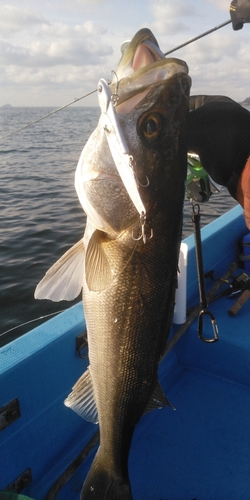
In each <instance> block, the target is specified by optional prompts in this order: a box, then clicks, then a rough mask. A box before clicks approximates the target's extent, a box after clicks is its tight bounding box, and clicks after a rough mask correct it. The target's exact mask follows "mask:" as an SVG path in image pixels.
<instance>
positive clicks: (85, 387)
mask: <svg viewBox="0 0 250 500" xmlns="http://www.w3.org/2000/svg"><path fill="white" fill-rule="evenodd" d="M64 404H65V406H67V407H68V408H71V410H73V411H75V412H76V413H77V414H78V415H79V416H80V417H82V418H84V419H85V420H88V422H93V423H94V424H98V413H97V407H96V402H95V395H94V387H93V382H92V377H91V373H90V369H89V368H88V369H87V370H86V372H84V374H83V375H82V376H81V377H80V378H79V380H78V381H77V382H76V384H75V385H74V387H73V389H72V392H71V393H70V394H69V396H68V397H67V398H66V399H65V401H64Z"/></svg>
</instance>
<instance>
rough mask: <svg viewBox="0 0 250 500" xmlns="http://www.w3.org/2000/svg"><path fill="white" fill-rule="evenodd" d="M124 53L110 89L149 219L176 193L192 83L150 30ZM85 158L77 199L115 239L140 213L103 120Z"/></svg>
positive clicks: (179, 62) (124, 48)
mask: <svg viewBox="0 0 250 500" xmlns="http://www.w3.org/2000/svg"><path fill="white" fill-rule="evenodd" d="M122 52H123V55H122V57H121V60H120V63H119V65H118V68H117V70H116V72H114V77H113V81H112V83H111V86H110V88H111V92H112V94H113V97H114V102H115V103H116V104H115V111H116V114H117V116H118V119H119V122H120V125H121V129H122V131H123V134H124V137H125V139H126V142H127V146H128V151H129V154H130V157H131V166H132V169H133V172H134V176H135V179H136V182H137V185H138V190H139V193H140V196H141V198H142V200H143V203H144V205H145V207H146V211H147V213H149V214H150V213H151V212H152V210H153V208H154V207H155V205H156V200H157V197H158V194H159V191H160V190H161V191H163V189H165V190H170V191H171V195H172V194H173V191H174V189H175V186H174V184H173V183H174V181H173V179H172V180H171V171H173V168H174V167H173V165H174V164H175V163H176V161H175V160H176V157H177V155H178V154H179V150H180V142H181V141H180V139H181V128H182V127H181V126H182V124H183V122H184V119H185V115H186V111H187V106H188V98H189V90H190V85H191V79H190V77H189V76H188V67H187V64H186V63H185V62H184V61H182V60H180V59H176V58H168V59H166V58H165V57H164V55H163V53H162V52H161V50H160V48H159V45H158V43H157V40H156V39H155V37H154V35H153V34H152V32H151V31H150V30H149V29H146V28H144V29H142V30H140V31H139V32H138V33H136V35H135V36H134V37H133V39H132V40H131V41H130V42H126V43H125V44H124V45H123V46H122ZM83 153H84V154H83V158H82V160H81V159H80V160H81V165H80V167H79V168H80V171H81V173H80V175H78V177H77V178H76V180H77V182H76V189H77V192H78V196H79V198H80V201H81V203H82V206H83V208H84V210H85V211H86V213H87V215H88V216H89V217H90V219H91V220H92V223H93V224H94V226H95V227H97V228H98V229H101V230H102V231H105V232H107V233H109V234H110V235H112V236H114V237H116V236H117V235H119V234H120V233H121V232H124V231H125V230H126V229H128V228H130V227H131V226H133V225H135V224H136V223H137V222H138V219H139V214H138V212H137V211H136V209H135V206H134V205H133V203H132V201H131V199H130V197H129V194H128V192H127V191H126V189H125V187H124V185H123V182H122V180H121V178H120V176H119V173H118V171H117V168H116V165H115V162H114V160H113V157H112V154H111V151H110V148H109V145H108V142H107V138H106V134H105V130H104V128H103V124H102V121H101V120H100V122H99V124H98V127H97V129H96V130H95V132H94V133H93V134H92V136H91V138H90V140H89V141H88V143H87V145H86V146H85V151H83ZM184 163H185V164H184V166H183V162H182V170H181V172H178V167H176V168H175V172H174V177H175V178H176V182H177V181H178V184H179V183H180V182H181V183H182V186H184V181H185V178H186V161H185V162H184ZM79 168H78V172H79ZM172 173H173V172H172ZM171 182H172V185H171ZM77 184H78V185H77ZM163 186H164V187H163ZM166 196H167V191H166V193H165V198H166Z"/></svg>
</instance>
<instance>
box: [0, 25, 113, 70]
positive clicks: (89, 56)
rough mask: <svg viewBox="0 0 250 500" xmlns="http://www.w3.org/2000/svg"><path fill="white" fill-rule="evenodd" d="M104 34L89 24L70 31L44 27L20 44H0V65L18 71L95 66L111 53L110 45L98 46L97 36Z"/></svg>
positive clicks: (98, 38) (103, 31) (58, 26)
mask: <svg viewBox="0 0 250 500" xmlns="http://www.w3.org/2000/svg"><path fill="white" fill-rule="evenodd" d="M104 33H105V30H104V29H102V28H95V27H94V25H93V23H91V22H86V23H84V24H83V25H77V26H74V27H71V26H67V25H63V24H54V25H51V24H47V25H45V24H44V25H43V26H42V27H41V28H40V29H39V31H38V33H37V35H36V36H34V34H33V36H32V37H31V38H29V37H28V36H27V35H26V40H24V39H23V42H22V44H21V43H18V42H9V41H7V40H0V63H1V64H4V65H6V66H8V65H11V66H13V65H15V66H18V67H19V66H23V67H24V66H26V67H49V66H54V65H66V64H69V65H75V66H83V65H86V64H94V65H97V64H100V63H101V61H102V58H105V57H106V56H108V55H111V54H112V53H113V49H112V47H111V46H110V45H107V44H105V43H101V44H100V35H102V34H104ZM93 34H95V35H96V36H95V37H93Z"/></svg>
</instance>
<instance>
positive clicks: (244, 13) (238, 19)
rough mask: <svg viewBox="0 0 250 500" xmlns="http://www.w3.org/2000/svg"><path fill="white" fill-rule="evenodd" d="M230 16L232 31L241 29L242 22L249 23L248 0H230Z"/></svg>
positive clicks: (249, 0)
mask: <svg viewBox="0 0 250 500" xmlns="http://www.w3.org/2000/svg"><path fill="white" fill-rule="evenodd" d="M230 16H231V19H232V24H233V29H234V31H237V30H241V29H242V28H243V24H244V23H250V0H232V2H231V5H230Z"/></svg>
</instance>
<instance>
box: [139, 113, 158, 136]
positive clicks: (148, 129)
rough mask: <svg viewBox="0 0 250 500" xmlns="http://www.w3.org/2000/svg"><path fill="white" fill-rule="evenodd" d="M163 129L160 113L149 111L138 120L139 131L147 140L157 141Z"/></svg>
mask: <svg viewBox="0 0 250 500" xmlns="http://www.w3.org/2000/svg"><path fill="white" fill-rule="evenodd" d="M161 129H162V117H161V115H160V114H159V113H148V114H146V115H144V116H143V117H142V118H141V119H140V120H139V122H138V132H139V135H140V136H141V137H142V138H145V139H147V141H149V142H151V141H155V139H157V138H158V137H159V135H160V132H161Z"/></svg>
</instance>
